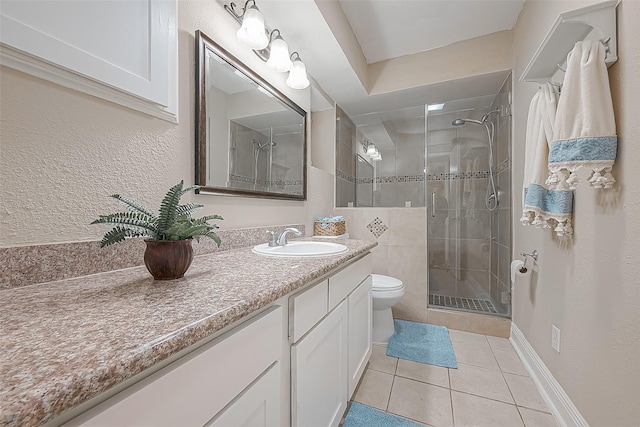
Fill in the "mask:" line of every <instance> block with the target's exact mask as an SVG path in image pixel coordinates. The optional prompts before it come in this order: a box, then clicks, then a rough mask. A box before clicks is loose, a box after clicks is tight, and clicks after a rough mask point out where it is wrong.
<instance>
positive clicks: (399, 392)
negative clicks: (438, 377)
mask: <svg viewBox="0 0 640 427" xmlns="http://www.w3.org/2000/svg"><path fill="white" fill-rule="evenodd" d="M388 411H389V412H391V413H393V414H396V415H400V416H402V417H406V418H410V419H412V420H416V421H419V422H421V423H427V424H429V425H432V426H436V427H446V426H453V418H452V414H453V413H452V410H451V396H450V391H449V389H447V388H443V387H438V386H435V385H431V384H425V383H422V382H419V381H413V380H409V379H406V378H402V377H396V378H395V380H394V382H393V389H392V391H391V398H390V399H389V410H388Z"/></svg>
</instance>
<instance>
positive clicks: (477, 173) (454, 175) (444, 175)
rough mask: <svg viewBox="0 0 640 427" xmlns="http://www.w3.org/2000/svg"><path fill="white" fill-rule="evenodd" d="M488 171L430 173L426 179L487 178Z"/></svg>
mask: <svg viewBox="0 0 640 427" xmlns="http://www.w3.org/2000/svg"><path fill="white" fill-rule="evenodd" d="M489 176H490V174H489V171H474V172H453V173H430V174H427V181H455V180H462V179H475V178H489Z"/></svg>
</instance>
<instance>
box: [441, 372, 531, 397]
mask: <svg viewBox="0 0 640 427" xmlns="http://www.w3.org/2000/svg"><path fill="white" fill-rule="evenodd" d="M449 378H450V381H451V389H452V390H457V391H462V392H465V393H471V394H475V395H477V396H482V397H486V398H489V399H495V400H500V401H502V402H506V403H514V400H513V398H512V397H511V393H510V392H509V388H508V387H507V383H506V382H505V380H504V378H503V377H502V373H501V372H500V371H493V370H490V369H486V368H481V367H478V366H471V365H465V364H458V369H449ZM523 378H525V377H523Z"/></svg>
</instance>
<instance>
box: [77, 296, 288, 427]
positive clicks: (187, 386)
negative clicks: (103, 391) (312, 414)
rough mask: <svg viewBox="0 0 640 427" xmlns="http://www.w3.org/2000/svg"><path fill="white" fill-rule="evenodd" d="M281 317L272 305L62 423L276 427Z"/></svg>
mask: <svg viewBox="0 0 640 427" xmlns="http://www.w3.org/2000/svg"><path fill="white" fill-rule="evenodd" d="M285 313H286V312H285V310H284V309H283V307H282V306H279V305H277V306H272V307H270V308H269V309H267V310H266V311H264V312H263V313H261V314H259V315H257V316H255V317H254V318H252V319H250V320H248V321H246V322H244V323H242V324H241V325H240V326H238V327H236V328H233V329H231V330H230V331H229V332H227V333H225V334H223V335H221V336H220V337H218V338H217V339H215V340H213V341H212V342H210V343H208V344H205V345H203V346H202V347H200V348H198V349H195V350H194V351H193V352H191V353H189V354H187V355H186V356H184V357H181V358H180V359H178V360H177V361H175V362H173V363H172V364H170V365H168V366H166V367H165V368H162V369H161V370H159V371H158V372H156V373H154V374H152V375H151V376H149V377H147V378H145V379H143V380H141V381H139V382H137V383H135V384H134V385H132V386H130V387H128V388H126V389H124V390H123V391H122V392H120V393H118V394H116V395H115V396H114V397H112V398H110V399H108V400H107V401H105V402H103V403H101V404H99V405H98V406H96V407H95V408H93V409H91V410H89V411H87V412H85V413H83V414H82V415H80V416H79V417H77V418H74V419H73V420H71V421H70V422H69V423H67V424H65V426H66V427H71V426H86V427H89V426H96V427H97V426H101V427H103V426H133V425H136V426H154V427H163V426H166V427H175V426H185V427H186V426H203V425H209V426H216V427H217V426H225V427H228V426H265V427H266V426H270V427H280V426H281V425H282V424H283V423H282V422H281V387H280V385H281V382H282V380H281V378H282V374H281V370H280V360H281V356H282V349H283V341H284V339H283V338H284V337H283V335H284V334H283V331H284V328H283V321H284V320H285Z"/></svg>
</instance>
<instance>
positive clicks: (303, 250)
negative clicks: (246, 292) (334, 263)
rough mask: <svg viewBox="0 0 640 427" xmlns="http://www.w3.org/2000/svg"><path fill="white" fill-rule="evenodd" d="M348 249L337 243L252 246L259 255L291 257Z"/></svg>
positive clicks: (330, 253) (334, 252)
mask: <svg viewBox="0 0 640 427" xmlns="http://www.w3.org/2000/svg"><path fill="white" fill-rule="evenodd" d="M348 250H349V248H347V247H346V246H345V245H341V244H339V243H330V242H296V241H293V242H289V243H287V244H286V246H273V247H270V246H269V244H268V243H264V244H262V245H258V246H254V248H253V252H255V253H257V254H260V255H269V256H280V257H289V256H290V257H293V256H308V257H311V256H325V255H335V254H339V253H343V252H347V251H348Z"/></svg>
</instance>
